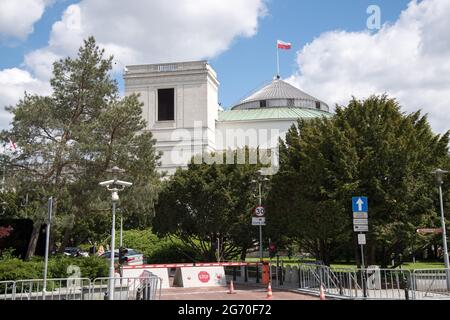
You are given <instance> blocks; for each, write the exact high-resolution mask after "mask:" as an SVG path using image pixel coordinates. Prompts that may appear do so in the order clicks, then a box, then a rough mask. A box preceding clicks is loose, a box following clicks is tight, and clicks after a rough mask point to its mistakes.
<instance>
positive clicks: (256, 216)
mask: <svg viewBox="0 0 450 320" xmlns="http://www.w3.org/2000/svg"><path fill="white" fill-rule="evenodd" d="M265 212H266V210H265V209H264V207H263V206H262V205H261V204H260V205H259V206H257V207H256V208H255V210H253V216H252V225H253V226H259V258H260V259H262V258H263V242H262V227H263V226H265V225H266V217H265V216H264V215H265Z"/></svg>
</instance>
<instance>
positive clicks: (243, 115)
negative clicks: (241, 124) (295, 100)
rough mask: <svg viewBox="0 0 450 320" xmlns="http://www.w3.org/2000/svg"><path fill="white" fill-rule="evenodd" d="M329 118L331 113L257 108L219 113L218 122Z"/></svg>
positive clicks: (295, 109) (312, 110) (311, 110)
mask: <svg viewBox="0 0 450 320" xmlns="http://www.w3.org/2000/svg"><path fill="white" fill-rule="evenodd" d="M319 117H331V113H329V112H327V111H322V110H315V109H306V108H305V109H303V108H258V109H244V110H228V111H223V112H219V121H220V122H228V121H252V120H296V119H299V118H302V119H313V118H319Z"/></svg>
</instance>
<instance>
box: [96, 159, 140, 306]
mask: <svg viewBox="0 0 450 320" xmlns="http://www.w3.org/2000/svg"><path fill="white" fill-rule="evenodd" d="M108 172H112V174H113V180H108V181H103V182H100V185H101V186H102V187H106V189H107V190H108V191H111V201H112V227H111V248H110V262H109V285H108V300H114V256H115V250H114V247H115V240H116V239H115V225H116V204H117V202H119V191H122V190H123V189H125V187H131V186H132V185H133V184H132V183H131V182H126V181H120V180H118V178H117V175H118V174H119V173H123V172H125V170H123V169H120V168H119V167H117V166H115V167H113V168H112V169H111V170H108Z"/></svg>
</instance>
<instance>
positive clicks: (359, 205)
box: [352, 197, 369, 297]
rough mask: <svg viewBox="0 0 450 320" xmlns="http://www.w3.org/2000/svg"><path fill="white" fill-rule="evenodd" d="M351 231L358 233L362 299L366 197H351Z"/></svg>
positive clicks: (364, 287)
mask: <svg viewBox="0 0 450 320" xmlns="http://www.w3.org/2000/svg"><path fill="white" fill-rule="evenodd" d="M352 208H353V230H354V231H355V232H358V233H359V234H358V244H359V245H360V246H361V270H362V274H363V277H362V281H363V291H364V297H366V296H367V293H366V284H365V280H364V273H365V262H364V245H366V234H365V233H364V232H368V231H369V215H368V212H369V200H368V198H367V197H353V198H352Z"/></svg>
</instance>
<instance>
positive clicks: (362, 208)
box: [352, 197, 369, 212]
mask: <svg viewBox="0 0 450 320" xmlns="http://www.w3.org/2000/svg"><path fill="white" fill-rule="evenodd" d="M352 204H353V212H369V200H368V199H367V197H353V198H352Z"/></svg>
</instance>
